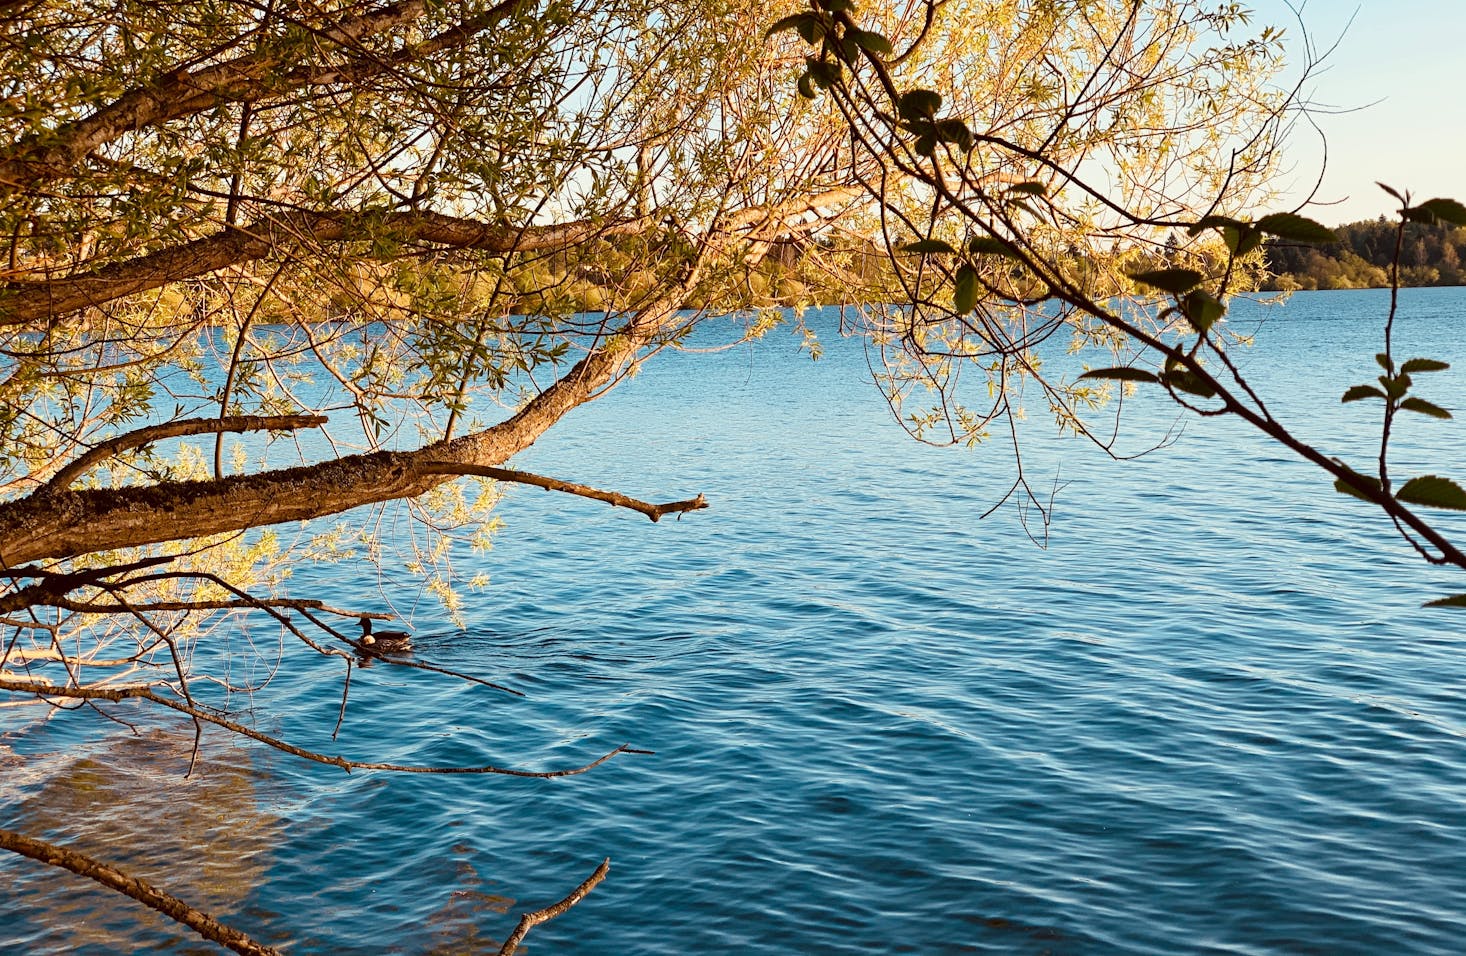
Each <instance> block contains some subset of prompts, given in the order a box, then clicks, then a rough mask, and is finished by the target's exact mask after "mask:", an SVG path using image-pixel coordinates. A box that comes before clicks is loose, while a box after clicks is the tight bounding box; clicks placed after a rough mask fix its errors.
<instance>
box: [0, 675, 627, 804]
mask: <svg viewBox="0 0 1466 956" xmlns="http://www.w3.org/2000/svg"><path fill="white" fill-rule="evenodd" d="M0 691H11V692H12V693H17V694H34V695H36V696H38V697H49V698H62V699H67V700H88V701H90V700H112V701H122V700H146V701H151V702H152V703H155V704H159V705H161V706H163V707H167V708H169V709H170V710H176V711H178V712H179V713H180V714H186V715H188V716H190V717H196V718H198V719H199V720H202V721H204V722H205V723H210V724H214V725H215V726H217V727H223V728H224V729H225V730H229V731H232V732H234V733H236V734H240V735H242V736H245V737H248V738H250V739H251V740H257V741H259V742H260V743H262V744H265V745H266V746H269V747H274V748H275V749H276V750H281V751H284V752H285V753H288V754H292V755H294V756H296V757H300V758H302V759H304V760H310V761H312V762H314V763H323V764H329V765H331V766H333V767H340V768H341V769H342V770H345V771H346V772H347V773H350V772H351V771H353V770H392V771H396V772H397V773H440V774H483V773H492V774H501V775H503V776H508V777H537V778H541V779H549V778H552V777H574V776H576V775H578V774H582V773H585V772H586V771H588V770H594V769H595V768H596V767H599V766H600V765H601V764H603V763H605V762H606V761H607V760H610V759H611V758H612V757H615V756H617V755H618V754H650V753H652V751H650V750H639V749H637V748H635V747H632V746H631V745H629V744H622V745H621V746H619V747H617V748H616V749H615V750H612V751H610V752H609V753H606V754H602V755H601V756H600V757H597V758H596V759H595V760H592V761H591V762H590V763H588V764H585V765H584V766H581V767H571V768H569V769H565V770H515V769H513V768H509V767H496V766H494V765H492V764H486V765H484V766H480V767H423V766H417V765H412V764H394V763H374V762H369V761H363V760H348V759H346V758H345V757H341V756H332V755H330V754H322V753H316V752H315V751H313V750H306V749H305V748H303V747H297V746H295V745H294V744H290V743H286V742H285V741H283V740H280V739H279V738H277V737H271V736H270V735H269V734H263V733H260V732H259V731H257V730H255V729H253V728H251V727H246V726H245V725H244V724H241V723H238V722H236V721H233V720H230V719H228V718H227V717H221V716H219V715H217V714H213V713H210V712H208V711H206V710H201V709H199V708H196V707H190V706H188V705H187V704H182V703H179V702H178V701H176V700H170V699H169V698H167V697H164V696H162V695H161V694H158V693H157V692H155V691H153V690H152V689H151V688H149V687H138V686H132V687H114V688H107V687H64V686H61V685H59V684H50V683H43V682H40V681H22V680H10V679H8V678H0Z"/></svg>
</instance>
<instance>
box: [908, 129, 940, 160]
mask: <svg viewBox="0 0 1466 956" xmlns="http://www.w3.org/2000/svg"><path fill="white" fill-rule="evenodd" d="M911 148H912V149H914V150H916V154H917V155H918V156H933V155H935V154H936V151H937V138H936V137H935V136H932V135H930V134H928V135H925V136H918V137H916V142H914V143H912V144H911Z"/></svg>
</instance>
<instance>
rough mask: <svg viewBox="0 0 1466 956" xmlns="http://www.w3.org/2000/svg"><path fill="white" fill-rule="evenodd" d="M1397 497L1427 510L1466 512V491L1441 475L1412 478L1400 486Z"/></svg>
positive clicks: (1396, 493)
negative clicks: (1445, 509) (1444, 509)
mask: <svg viewBox="0 0 1466 956" xmlns="http://www.w3.org/2000/svg"><path fill="white" fill-rule="evenodd" d="M1395 497H1396V498H1399V499H1400V500H1401V501H1406V502H1409V503H1410V504H1412V505H1425V506H1426V507H1427V508H1448V509H1450V510H1451V511H1466V490H1462V488H1461V486H1460V485H1458V484H1456V483H1455V482H1454V481H1452V480H1451V479H1449V478H1442V477H1441V476H1440V475H1421V476H1420V477H1419V478H1411V479H1410V480H1409V481H1407V482H1405V483H1404V484H1403V485H1401V486H1400V490H1399V491H1397V492H1395Z"/></svg>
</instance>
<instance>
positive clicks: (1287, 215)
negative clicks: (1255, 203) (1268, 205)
mask: <svg viewBox="0 0 1466 956" xmlns="http://www.w3.org/2000/svg"><path fill="white" fill-rule="evenodd" d="M1254 225H1256V227H1257V228H1258V229H1260V230H1262V231H1263V232H1265V233H1267V234H1268V235H1270V236H1277V237H1278V238H1279V239H1286V240H1288V241H1289V242H1338V241H1339V237H1338V236H1336V235H1334V232H1333V230H1332V229H1329V228H1328V227H1326V226H1324V225H1323V224H1322V223H1318V222H1314V221H1313V220H1312V219H1309V218H1308V217H1306V216H1300V215H1298V214H1297V213H1296V212H1275V213H1273V214H1272V215H1270V216H1263V217H1262V218H1261V219H1259V220H1257V222H1256V223H1254Z"/></svg>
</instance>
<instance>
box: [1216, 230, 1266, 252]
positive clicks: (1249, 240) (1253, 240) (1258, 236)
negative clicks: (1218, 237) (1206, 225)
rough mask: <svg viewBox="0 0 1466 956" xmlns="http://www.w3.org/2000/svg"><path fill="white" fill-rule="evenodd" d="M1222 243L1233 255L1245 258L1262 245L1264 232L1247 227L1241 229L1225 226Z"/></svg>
mask: <svg viewBox="0 0 1466 956" xmlns="http://www.w3.org/2000/svg"><path fill="white" fill-rule="evenodd" d="M1222 241H1223V242H1224V243H1225V244H1226V246H1227V251H1228V252H1230V253H1232V255H1234V256H1245V255H1247V254H1248V253H1249V252H1251V251H1252V250H1254V249H1256V248H1257V247H1258V246H1260V245H1262V231H1261V230H1259V229H1254V228H1253V227H1252V226H1246V225H1244V226H1242V227H1240V228H1236V227H1233V226H1223V227H1222Z"/></svg>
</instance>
